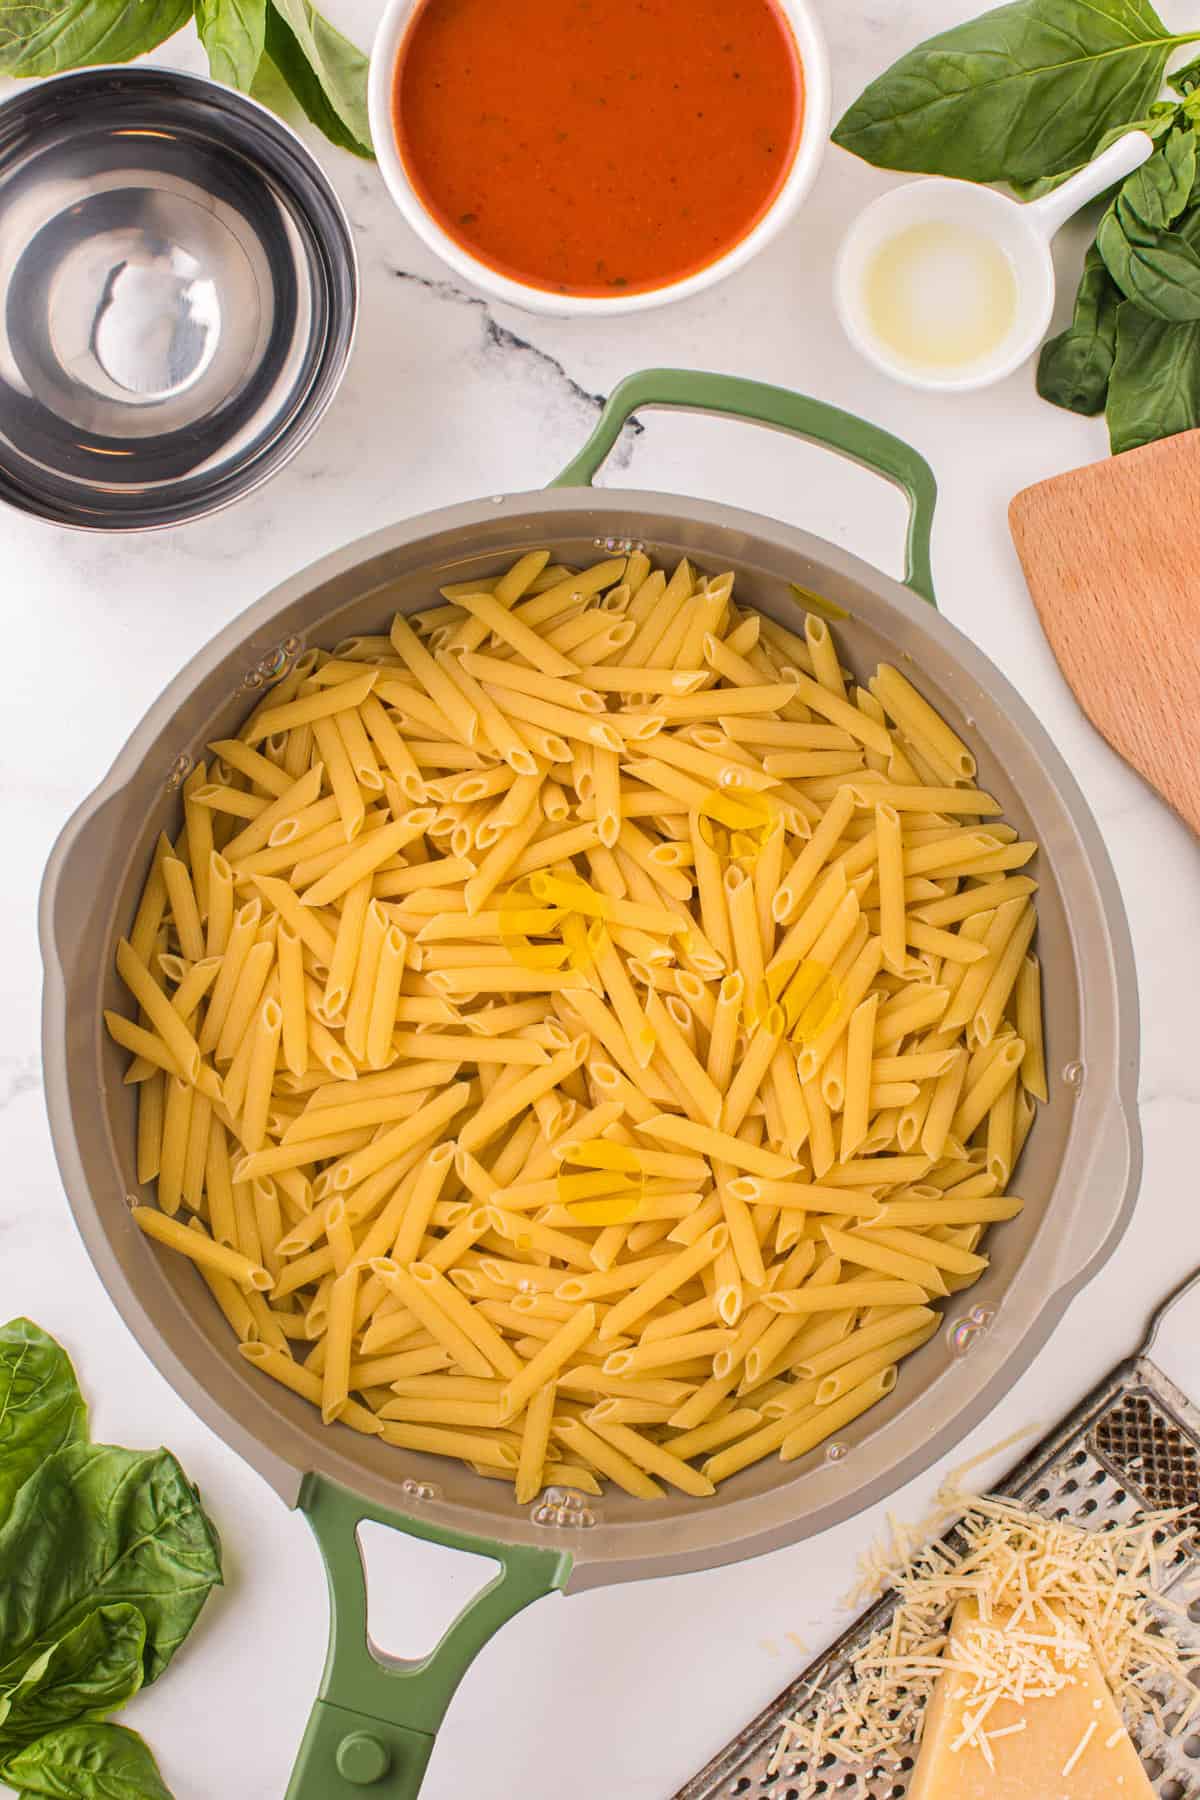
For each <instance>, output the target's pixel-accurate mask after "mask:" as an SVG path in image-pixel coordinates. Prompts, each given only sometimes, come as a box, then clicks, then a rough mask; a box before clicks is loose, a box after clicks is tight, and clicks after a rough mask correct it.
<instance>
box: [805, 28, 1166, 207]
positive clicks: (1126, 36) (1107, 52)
mask: <svg viewBox="0 0 1200 1800" xmlns="http://www.w3.org/2000/svg"><path fill="white" fill-rule="evenodd" d="M1197 37H1200V32H1187V33H1184V34H1182V35H1180V36H1173V35H1172V34H1171V33H1169V32H1168V31H1167V29H1166V27H1165V26H1164V25H1163V23H1162V21H1161V20H1160V19H1159V17H1158V14H1157V13H1156V12H1155V11H1154V8H1153V7H1152V6H1151V5H1150V4H1149V0H1012V3H1011V4H1010V5H1007V6H998V7H996V8H994V9H993V10H992V11H991V12H986V13H984V14H983V15H982V16H981V17H980V18H977V19H972V20H970V21H968V22H967V23H966V24H963V25H956V26H954V27H953V28H952V29H951V30H949V31H943V32H941V33H939V34H938V36H937V37H932V38H929V39H927V40H926V42H925V43H923V44H918V45H917V47H916V49H915V50H911V51H909V53H908V55H907V56H902V57H901V58H900V60H899V62H896V63H894V64H893V65H892V67H891V68H890V69H889V70H887V72H886V73H885V74H883V75H881V76H880V77H879V78H878V80H876V81H873V82H872V83H871V85H870V87H868V88H867V90H866V92H865V93H863V94H862V95H861V96H860V97H859V99H858V100H856V101H855V103H854V105H853V106H851V107H850V109H849V111H848V112H846V113H845V114H844V115H843V117H842V119H841V120H840V121H839V123H838V125H837V128H836V129H835V131H834V133H833V140H834V142H835V143H836V144H840V145H841V146H842V148H843V149H844V150H852V151H853V152H854V153H855V155H856V156H861V157H863V158H865V160H866V161H867V162H871V163H875V164H877V165H878V166H879V167H881V168H885V169H911V170H912V171H914V172H915V173H928V174H934V175H956V176H960V177H961V178H963V179H964V180H967V181H1024V182H1028V181H1036V180H1038V179H1039V178H1040V177H1042V176H1046V175H1057V174H1060V173H1062V172H1063V171H1065V170H1068V169H1074V168H1077V167H1078V166H1079V165H1080V164H1081V163H1085V162H1088V161H1089V160H1090V159H1091V157H1092V155H1093V152H1094V149H1095V146H1096V144H1097V142H1098V141H1099V139H1100V138H1101V137H1102V136H1103V134H1104V132H1105V131H1107V130H1109V129H1110V128H1112V127H1114V126H1117V125H1123V124H1124V123H1125V122H1126V121H1127V120H1129V119H1130V118H1137V117H1138V116H1139V115H1141V114H1144V113H1145V112H1146V111H1147V109H1148V107H1149V105H1150V103H1151V101H1152V100H1154V99H1155V98H1156V97H1157V94H1158V90H1159V87H1160V85H1161V82H1162V78H1163V71H1164V70H1165V68H1166V65H1167V59H1168V57H1169V56H1170V54H1171V51H1172V50H1173V49H1174V48H1175V47H1176V45H1178V44H1185V43H1190V42H1194V41H1195V40H1196V38H1197Z"/></svg>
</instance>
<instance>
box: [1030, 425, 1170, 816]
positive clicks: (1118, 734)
mask: <svg viewBox="0 0 1200 1800" xmlns="http://www.w3.org/2000/svg"><path fill="white" fill-rule="evenodd" d="M1008 517H1009V525H1010V527H1011V529H1012V535H1013V541H1014V543H1015V544H1016V546H1017V554H1018V556H1019V557H1020V558H1021V561H1022V563H1023V564H1024V567H1025V575H1026V579H1027V580H1028V582H1029V589H1030V592H1031V593H1032V595H1033V600H1034V605H1035V606H1036V607H1037V609H1038V613H1039V614H1040V616H1041V621H1042V625H1043V626H1044V628H1045V632H1046V636H1047V637H1048V638H1049V640H1050V647H1051V649H1052V650H1053V651H1054V654H1055V656H1056V657H1057V658H1058V664H1059V667H1060V668H1061V670H1062V672H1063V674H1064V675H1065V676H1066V678H1067V680H1068V682H1069V683H1070V685H1071V688H1072V689H1073V691H1074V693H1075V696H1076V698H1077V699H1078V701H1079V704H1080V705H1081V706H1082V707H1083V710H1084V712H1085V713H1086V714H1087V716H1088V718H1089V719H1090V720H1091V721H1092V724H1093V725H1094V726H1095V727H1096V729H1097V730H1098V731H1100V732H1102V733H1103V735H1104V736H1105V737H1106V738H1107V739H1108V741H1109V743H1110V744H1111V745H1112V747H1113V749H1114V750H1115V751H1116V752H1117V754H1118V755H1119V756H1123V757H1124V758H1125V761H1126V762H1128V763H1131V764H1132V765H1133V767H1134V768H1135V769H1137V771H1138V772H1139V774H1141V775H1144V776H1145V778H1146V780H1147V781H1148V782H1149V783H1150V785H1151V786H1152V787H1154V788H1157V790H1158V792H1159V793H1160V794H1161V795H1162V797H1163V799H1164V800H1166V801H1167V803H1168V804H1169V805H1170V806H1173V807H1174V809H1175V811H1176V812H1177V813H1179V814H1180V816H1181V817H1182V818H1183V819H1185V820H1186V821H1187V823H1188V824H1189V825H1190V826H1191V827H1192V830H1193V831H1195V832H1198V833H1200V431H1186V432H1184V433H1182V434H1181V435H1180V436H1179V437H1172V438H1164V439H1163V440H1162V442H1160V443H1157V444H1147V445H1146V446H1145V447H1144V448H1143V449H1141V450H1127V451H1126V452H1125V453H1124V454H1123V455H1121V456H1114V457H1109V458H1106V459H1105V461H1103V462H1097V463H1091V464H1089V465H1088V467H1087V468H1084V469H1073V470H1072V471H1071V473H1070V474H1068V475H1056V476H1054V477H1052V479H1051V480H1049V481H1039V482H1038V483H1037V484H1036V486H1034V487H1028V488H1025V489H1024V490H1023V491H1022V492H1021V493H1019V494H1018V495H1017V496H1016V498H1015V500H1014V501H1013V502H1012V505H1011V506H1010V507H1009V512H1008Z"/></svg>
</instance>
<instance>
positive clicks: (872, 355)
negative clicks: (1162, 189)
mask: <svg viewBox="0 0 1200 1800" xmlns="http://www.w3.org/2000/svg"><path fill="white" fill-rule="evenodd" d="M1153 149H1154V145H1153V143H1152V141H1151V139H1150V138H1149V137H1148V136H1147V134H1146V133H1145V132H1144V131H1127V132H1126V133H1125V134H1124V136H1123V137H1120V138H1118V139H1117V142H1116V143H1115V144H1110V146H1109V148H1108V149H1107V150H1104V151H1102V152H1101V154H1100V155H1099V156H1098V157H1097V158H1096V159H1095V161H1094V162H1091V163H1089V164H1088V165H1087V167H1086V168H1084V169H1081V170H1080V171H1079V173H1078V174H1077V175H1073V176H1071V177H1070V179H1069V180H1067V181H1064V182H1063V183H1062V185H1061V186H1060V187H1057V188H1055V189H1054V191H1053V192H1052V193H1049V194H1044V195H1043V196H1042V198H1041V199H1040V200H1032V201H1030V202H1029V204H1028V205H1022V204H1020V203H1019V202H1018V201H1016V200H1011V199H1009V197H1008V196H1007V195H1006V194H1001V193H998V192H997V191H996V190H995V189H994V188H989V187H983V186H979V185H977V184H976V183H974V182H969V181H948V180H946V179H944V178H943V177H941V176H936V175H935V176H925V177H923V178H922V179H921V180H919V181H910V182H906V183H905V184H904V186H903V187H895V188H890V189H889V190H888V192H887V193H885V194H880V195H879V196H878V197H877V198H876V199H875V200H873V201H872V202H871V204H870V205H869V206H867V207H865V208H864V209H863V211H862V212H861V213H859V215H858V217H857V218H856V219H855V220H853V221H852V223H851V225H850V228H849V230H848V231H847V233H846V236H845V238H844V240H843V242H842V247H841V250H840V252H839V254H838V258H837V264H836V268H835V272H834V298H835V300H836V303H837V309H838V316H839V317H840V319H841V321H842V324H843V326H844V327H845V330H846V335H847V336H848V337H849V339H850V341H851V343H852V344H853V345H854V346H855V348H856V349H857V350H859V351H861V352H862V354H863V356H865V357H866V358H867V360H868V362H871V363H874V365H875V367H876V368H877V369H880V370H882V371H883V373H884V374H885V375H890V376H891V377H892V378H893V380H895V381H902V382H904V383H905V384H906V385H907V386H908V387H914V388H925V389H927V390H929V391H930V392H931V393H932V392H938V393H944V394H949V393H964V392H966V391H967V390H968V389H971V388H982V387H988V386H989V385H990V384H991V383H992V382H994V381H1003V380H1004V378H1005V376H1007V375H1011V374H1012V373H1013V371H1014V370H1015V369H1018V368H1020V366H1021V364H1022V363H1023V362H1024V361H1025V360H1026V359H1027V358H1028V357H1030V356H1032V355H1033V354H1034V352H1035V351H1036V349H1037V347H1038V345H1039V344H1040V343H1041V341H1042V339H1043V338H1044V337H1045V335H1046V332H1047V330H1048V329H1049V326H1050V319H1051V314H1052V313H1053V310H1054V261H1053V258H1052V257H1051V255H1050V243H1051V240H1052V238H1053V237H1054V234H1055V232H1056V231H1057V230H1058V228H1059V226H1060V225H1062V224H1063V222H1064V220H1066V219H1069V218H1070V216H1071V214H1072V213H1074V212H1077V211H1078V210H1079V208H1080V207H1081V206H1083V205H1084V204H1085V203H1086V202H1087V201H1088V200H1094V199H1095V197H1096V196H1097V194H1102V193H1104V191H1105V190H1106V189H1107V188H1110V187H1112V186H1114V185H1115V184H1116V183H1117V182H1118V181H1121V180H1123V178H1124V177H1125V176H1126V175H1128V174H1129V172H1130V170H1132V169H1135V168H1137V166H1138V164H1139V163H1142V162H1144V161H1145V160H1146V158H1147V157H1148V156H1149V155H1150V154H1151V153H1152V151H1153Z"/></svg>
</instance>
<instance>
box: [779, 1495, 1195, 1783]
mask: <svg viewBox="0 0 1200 1800" xmlns="http://www.w3.org/2000/svg"><path fill="white" fill-rule="evenodd" d="M938 1501H939V1511H940V1512H941V1515H942V1522H943V1523H944V1522H945V1518H946V1516H947V1513H949V1514H950V1516H956V1515H961V1517H960V1518H959V1523H958V1526H957V1528H956V1532H955V1536H954V1540H953V1544H954V1547H951V1545H950V1544H947V1543H944V1542H940V1541H938V1542H934V1543H931V1544H927V1545H926V1546H925V1547H924V1548H920V1549H918V1548H915V1546H914V1535H915V1534H914V1532H913V1530H911V1529H906V1528H905V1527H904V1526H902V1525H900V1524H899V1523H898V1522H897V1521H895V1520H891V1519H890V1520H889V1525H890V1528H891V1533H892V1546H891V1550H890V1552H886V1551H880V1550H873V1551H871V1552H868V1554H867V1556H866V1557H864V1558H863V1559H861V1560H860V1569H861V1571H862V1576H863V1581H862V1583H861V1584H860V1588H861V1587H863V1586H868V1587H870V1588H872V1589H873V1590H874V1591H875V1592H878V1591H880V1589H882V1588H883V1587H884V1586H890V1587H892V1588H894V1590H895V1592H896V1595H897V1604H896V1607H895V1610H894V1612H893V1614H892V1617H891V1619H890V1621H889V1623H888V1624H887V1626H886V1627H885V1628H883V1629H881V1630H880V1631H879V1632H877V1633H876V1634H875V1635H874V1636H873V1637H872V1638H871V1639H870V1640H869V1641H868V1642H867V1643H866V1644H865V1645H864V1646H863V1647H862V1648H861V1649H860V1650H859V1651H858V1652H856V1653H855V1655H854V1656H853V1658H852V1661H851V1668H850V1673H849V1676H848V1677H847V1678H846V1679H844V1680H843V1681H841V1682H840V1683H838V1684H837V1686H836V1687H835V1688H834V1689H833V1690H832V1691H831V1693H830V1694H829V1695H827V1696H824V1697H823V1698H822V1701H821V1704H820V1706H819V1707H818V1708H817V1709H816V1712H815V1715H814V1714H811V1713H810V1714H809V1716H808V1717H807V1718H804V1719H794V1720H792V1721H790V1722H789V1723H788V1724H787V1725H786V1726H785V1728H784V1733H783V1736H782V1738H781V1740H780V1743H779V1746H778V1748H777V1750H776V1753H775V1757H774V1758H773V1761H772V1764H771V1768H772V1772H774V1770H776V1769H777V1768H778V1766H779V1763H780V1761H781V1760H782V1757H783V1756H784V1755H785V1754H786V1755H794V1754H796V1753H802V1754H804V1755H805V1759H806V1761H807V1762H808V1766H809V1769H810V1771H811V1772H813V1773H811V1774H810V1788H809V1791H810V1792H812V1791H813V1787H812V1783H813V1779H814V1775H815V1770H816V1768H817V1765H819V1763H820V1759H821V1755H822V1754H826V1753H828V1752H830V1751H832V1752H833V1753H834V1754H835V1755H837V1756H838V1757H839V1758H840V1759H841V1760H843V1761H844V1762H847V1763H852V1764H871V1765H874V1766H876V1767H878V1768H880V1769H886V1768H889V1767H897V1766H898V1764H899V1761H900V1758H901V1757H902V1756H904V1755H906V1754H909V1753H911V1751H912V1749H913V1747H914V1745H916V1744H919V1742H920V1739H921V1733H922V1729H923V1726H924V1722H925V1712H926V1707H927V1705H928V1703H929V1701H930V1699H931V1696H932V1695H933V1693H934V1691H935V1688H936V1685H937V1683H938V1680H939V1678H940V1677H943V1676H948V1675H953V1676H954V1677H955V1678H956V1680H957V1681H958V1686H957V1687H956V1689H955V1690H954V1697H955V1701H956V1704H958V1705H959V1706H960V1707H961V1709H962V1710H961V1713H960V1715H959V1719H958V1721H957V1730H956V1739H955V1746H954V1747H955V1749H956V1750H958V1751H959V1752H960V1753H961V1754H962V1755H964V1756H971V1755H974V1754H976V1753H977V1754H978V1755H979V1756H980V1757H982V1759H983V1762H984V1763H985V1764H986V1765H987V1767H988V1768H989V1769H990V1768H992V1767H993V1766H994V1765H993V1756H992V1751H991V1744H992V1742H993V1741H994V1740H997V1739H999V1738H1001V1737H1002V1736H1003V1737H1009V1736H1012V1735H1014V1734H1015V1733H1016V1732H1017V1731H1019V1730H1020V1729H1021V1728H1022V1727H1021V1724H1017V1725H1006V1726H999V1721H998V1720H997V1721H996V1724H997V1726H999V1728H998V1729H995V1730H993V1731H990V1732H989V1730H988V1729H987V1720H988V1716H989V1714H991V1713H992V1712H993V1710H994V1708H995V1707H996V1706H997V1705H998V1704H999V1703H1001V1702H1005V1703H1007V1704H1008V1708H1009V1712H1010V1713H1011V1709H1012V1706H1013V1705H1017V1706H1021V1707H1024V1706H1026V1705H1029V1704H1031V1703H1034V1702H1037V1701H1039V1700H1045V1699H1049V1698H1052V1697H1053V1696H1055V1695H1056V1694H1060V1693H1062V1691H1063V1690H1064V1689H1065V1688H1067V1687H1069V1686H1071V1685H1072V1684H1073V1683H1074V1681H1075V1680H1076V1678H1077V1677H1076V1674H1075V1671H1076V1670H1078V1671H1080V1675H1079V1679H1084V1678H1085V1677H1084V1675H1083V1671H1084V1669H1085V1666H1092V1664H1093V1659H1094V1665H1095V1666H1096V1667H1098V1669H1099V1671H1100V1674H1101V1675H1102V1677H1103V1680H1104V1682H1105V1683H1106V1684H1107V1687H1108V1690H1109V1691H1110V1692H1111V1694H1112V1697H1113V1700H1114V1702H1115V1705H1116V1707H1117V1709H1118V1712H1119V1713H1122V1714H1124V1715H1125V1716H1126V1717H1130V1718H1132V1717H1134V1716H1136V1715H1138V1714H1144V1713H1146V1712H1147V1711H1149V1712H1151V1713H1152V1714H1154V1715H1155V1716H1157V1717H1158V1718H1159V1720H1160V1721H1161V1718H1162V1708H1161V1706H1160V1704H1159V1701H1158V1698H1157V1697H1156V1693H1155V1692H1152V1691H1151V1689H1152V1688H1154V1689H1156V1690H1158V1693H1159V1694H1163V1693H1164V1692H1169V1691H1170V1690H1172V1689H1174V1690H1177V1692H1176V1695H1175V1698H1179V1697H1182V1696H1183V1695H1186V1697H1187V1701H1186V1704H1185V1705H1184V1707H1183V1709H1182V1711H1181V1713H1180V1716H1179V1718H1178V1719H1177V1720H1176V1721H1175V1722H1174V1725H1173V1728H1172V1729H1173V1731H1174V1733H1175V1734H1176V1735H1179V1734H1181V1733H1182V1732H1184V1731H1186V1730H1187V1729H1189V1728H1190V1726H1191V1723H1192V1721H1193V1719H1194V1716H1195V1713H1196V1710H1197V1708H1200V1693H1197V1692H1196V1690H1195V1689H1194V1688H1193V1687H1191V1686H1190V1684H1189V1682H1188V1672H1189V1670H1190V1669H1191V1668H1192V1667H1193V1666H1195V1665H1196V1664H1197V1663H1198V1662H1200V1655H1198V1654H1196V1653H1193V1652H1187V1651H1184V1650H1183V1649H1182V1648H1181V1647H1180V1646H1179V1644H1178V1643H1177V1642H1176V1640H1175V1639H1174V1637H1173V1636H1172V1634H1171V1629H1170V1623H1169V1618H1168V1617H1167V1616H1166V1615H1167V1614H1169V1613H1170V1612H1171V1611H1176V1610H1177V1609H1176V1608H1174V1607H1172V1606H1170V1605H1169V1604H1168V1605H1166V1606H1164V1604H1163V1602H1162V1600H1161V1598H1160V1596H1159V1595H1158V1593H1157V1586H1158V1582H1159V1579H1160V1578H1161V1577H1162V1576H1165V1574H1166V1572H1167V1571H1168V1569H1169V1566H1170V1560H1171V1556H1172V1553H1173V1551H1174V1549H1175V1547H1176V1545H1177V1544H1178V1542H1179V1541H1180V1540H1181V1539H1182V1538H1183V1537H1185V1536H1187V1535H1189V1534H1187V1533H1184V1532H1178V1531H1176V1530H1174V1529H1173V1528H1175V1527H1176V1526H1177V1525H1178V1522H1179V1520H1180V1519H1181V1518H1182V1517H1183V1516H1184V1515H1183V1514H1182V1513H1181V1512H1164V1513H1154V1514H1144V1515H1139V1516H1138V1517H1137V1518H1136V1519H1135V1520H1133V1521H1132V1522H1131V1523H1130V1524H1128V1525H1114V1526H1111V1527H1109V1528H1106V1529H1103V1530H1097V1531H1086V1530H1082V1529H1080V1528H1079V1527H1078V1526H1075V1525H1070V1524H1066V1523H1060V1522H1057V1521H1054V1520H1048V1519H1044V1518H1042V1517H1040V1516H1039V1515H1038V1514H1035V1513H1031V1512H1030V1511H1029V1510H1028V1509H1027V1508H1025V1507H1023V1506H1021V1505H1019V1504H1017V1503H1015V1502H1013V1501H1009V1500H1003V1499H992V1498H978V1499H977V1498H974V1497H971V1496H968V1495H964V1494H962V1493H961V1492H957V1491H954V1490H952V1489H943V1490H941V1491H940V1492H939V1495H938ZM960 1602H970V1603H971V1612H972V1614H973V1616H974V1618H975V1623H974V1624H973V1627H972V1630H971V1631H970V1633H969V1634H965V1635H964V1634H960V1633H956V1634H955V1636H954V1638H953V1639H951V1624H952V1620H953V1618H954V1614H955V1609H956V1608H957V1607H958V1605H959V1603H960ZM1110 1718H1111V1715H1110ZM1106 1723H1107V1721H1106ZM1096 1729H1097V1722H1096V1721H1095V1720H1092V1721H1091V1722H1090V1723H1089V1725H1088V1727H1087V1729H1086V1730H1085V1731H1083V1732H1082V1735H1081V1737H1080V1739H1079V1742H1078V1743H1077V1744H1076V1745H1075V1749H1074V1750H1073V1751H1072V1753H1071V1754H1070V1755H1069V1756H1068V1757H1067V1760H1066V1762H1065V1764H1064V1765H1063V1766H1062V1768H1061V1773H1062V1776H1063V1777H1064V1779H1065V1778H1067V1777H1069V1776H1070V1774H1071V1772H1072V1770H1073V1769H1074V1768H1075V1767H1076V1764H1077V1763H1078V1762H1079V1760H1080V1758H1081V1757H1083V1755H1084V1754H1085V1752H1086V1751H1087V1748H1088V1745H1089V1743H1090V1741H1091V1738H1092V1736H1093V1734H1094V1733H1095V1731H1096ZM1124 1735H1125V1734H1124V1732H1123V1731H1120V1732H1108V1731H1106V1734H1105V1737H1104V1739H1103V1740H1097V1750H1096V1751H1093V1752H1092V1754H1093V1755H1094V1754H1097V1753H1099V1750H1100V1749H1107V1750H1112V1749H1113V1747H1114V1745H1115V1743H1116V1741H1117V1740H1118V1739H1119V1738H1121V1737H1123V1736H1124ZM1070 1741H1071V1740H1070V1739H1068V1740H1067V1743H1068V1745H1069V1744H1070ZM1060 1754H1061V1753H1060Z"/></svg>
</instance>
